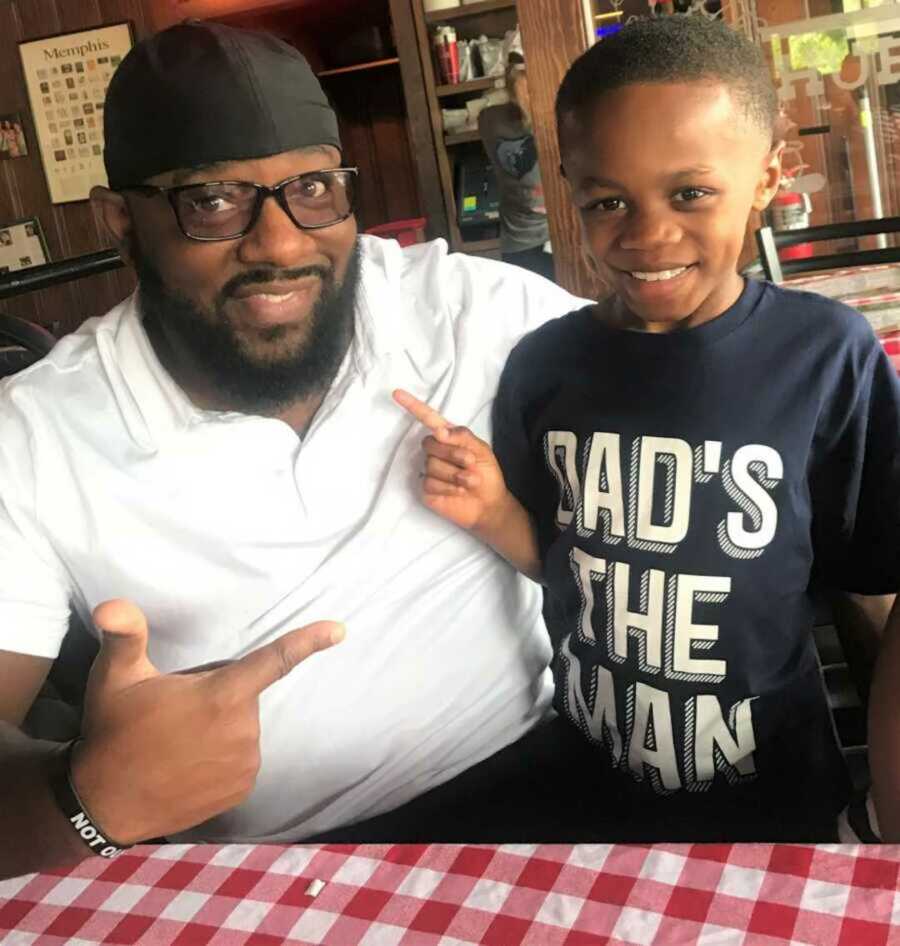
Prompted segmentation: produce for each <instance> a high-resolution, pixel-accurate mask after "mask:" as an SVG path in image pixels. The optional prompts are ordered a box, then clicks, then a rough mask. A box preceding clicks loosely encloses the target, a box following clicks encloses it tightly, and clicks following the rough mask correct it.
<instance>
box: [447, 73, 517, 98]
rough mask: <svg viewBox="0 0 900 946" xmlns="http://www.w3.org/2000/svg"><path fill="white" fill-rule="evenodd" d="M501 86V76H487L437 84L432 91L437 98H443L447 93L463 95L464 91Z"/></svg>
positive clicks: (479, 90) (476, 90)
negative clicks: (467, 80) (453, 83)
mask: <svg viewBox="0 0 900 946" xmlns="http://www.w3.org/2000/svg"><path fill="white" fill-rule="evenodd" d="M502 86H503V76H488V77H487V78H484V79H472V81H471V82H457V83H456V84H455V85H439V86H438V87H437V88H436V89H435V90H434V91H435V93H436V94H437V97H438V98H439V99H443V98H446V97H447V96H448V95H463V94H465V93H466V92H481V91H483V90H485V89H494V88H502Z"/></svg>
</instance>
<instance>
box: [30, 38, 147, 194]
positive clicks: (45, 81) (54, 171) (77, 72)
mask: <svg viewBox="0 0 900 946" xmlns="http://www.w3.org/2000/svg"><path fill="white" fill-rule="evenodd" d="M132 45H133V39H132V33H131V24H130V23H116V24H114V25H112V26H99V27H97V28H96V29H93V30H82V31H80V32H77V33H62V34H60V35H58V36H49V37H47V38H46V39H31V40H27V41H25V42H23V43H19V55H20V57H21V59H22V71H23V72H24V74H25V86H26V88H27V89H28V99H29V101H30V102H31V114H32V115H33V117H34V128H35V133H36V136H37V141H38V151H40V154H41V162H42V164H43V165H44V175H45V176H46V178H47V188H48V190H49V191H50V200H51V202H52V203H54V204H67V203H70V202H71V201H75V200H87V198H88V196H89V194H90V192H91V188H92V187H93V186H94V185H95V184H106V182H107V181H106V170H105V169H104V167H103V100H104V98H105V96H106V87H107V86H108V85H109V80H110V79H111V78H112V74H113V72H115V70H116V67H117V66H118V65H119V63H120V62H121V61H122V59H123V57H124V56H125V54H126V53H127V52H128V50H129V49H131V47H132Z"/></svg>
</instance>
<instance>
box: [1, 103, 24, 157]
mask: <svg viewBox="0 0 900 946" xmlns="http://www.w3.org/2000/svg"><path fill="white" fill-rule="evenodd" d="M27 154H28V144H27V143H26V141H25V132H24V131H23V130H22V116H21V115H20V114H19V113H18V112H13V113H11V114H9V115H0V161H2V160H8V159H9V158H24V157H25V155H27Z"/></svg>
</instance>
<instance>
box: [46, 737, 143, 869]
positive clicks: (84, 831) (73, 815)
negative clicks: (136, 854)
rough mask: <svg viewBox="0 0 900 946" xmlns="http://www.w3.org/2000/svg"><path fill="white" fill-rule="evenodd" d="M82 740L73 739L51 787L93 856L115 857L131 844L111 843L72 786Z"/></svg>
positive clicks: (63, 810) (57, 800)
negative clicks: (74, 757) (75, 753)
mask: <svg viewBox="0 0 900 946" xmlns="http://www.w3.org/2000/svg"><path fill="white" fill-rule="evenodd" d="M80 741H81V740H79V739H73V740H72V741H71V742H70V743H69V745H68V746H67V747H66V751H65V755H64V767H63V771H62V772H59V773H58V774H56V775H54V776H53V778H52V780H51V782H50V787H51V788H52V789H53V795H54V797H55V798H56V803H57V804H58V805H59V807H60V808H61V809H62V813H63V814H64V815H65V816H66V818H67V819H68V821H69V824H71V825H72V829H73V830H74V831H75V833H76V834H77V835H78V836H79V837H80V838H81V840H82V841H84V843H85V844H86V845H87V846H88V847H89V848H90V849H91V853H92V854H97V855H99V856H100V857H115V856H116V855H117V854H121V853H122V851H124V850H127V849H128V848H129V847H131V845H130V844H118V843H117V842H115V841H111V840H110V839H109V838H108V837H107V836H106V835H105V834H104V833H103V831H101V830H100V828H99V826H98V825H97V822H96V821H94V819H93V818H92V817H91V816H90V814H89V812H88V810H87V809H86V808H85V807H84V804H83V803H82V801H81V799H80V798H79V797H78V792H76V791H75V786H74V785H73V784H72V752H73V751H74V749H75V746H77V745H78V743H79V742H80Z"/></svg>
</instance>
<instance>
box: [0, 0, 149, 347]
mask: <svg viewBox="0 0 900 946" xmlns="http://www.w3.org/2000/svg"><path fill="white" fill-rule="evenodd" d="M152 2H154V0H78V2H77V3H76V2H72V0H7V2H5V3H2V2H0V113H5V112H12V111H18V112H21V114H22V117H23V123H24V126H25V134H26V137H27V139H28V147H29V154H28V156H27V157H25V158H17V159H14V160H11V161H4V162H2V165H3V167H2V173H0V212H2V213H3V215H4V218H6V217H7V216H8V215H10V214H11V215H12V216H13V217H14V218H19V217H31V216H37V217H38V218H39V219H40V221H41V225H42V227H43V229H44V233H45V235H46V238H47V244H48V249H49V251H50V256H51V259H53V260H60V259H65V258H67V257H71V256H75V255H79V254H82V253H90V252H94V251H96V250H99V249H103V248H105V247H106V246H107V245H108V241H107V240H106V239H105V238H104V237H103V236H102V234H101V232H100V229H99V227H98V225H97V222H96V221H95V220H94V216H93V213H92V211H91V208H90V204H89V203H88V202H87V201H77V202H73V203H69V204H56V205H54V204H52V203H51V202H50V195H49V192H48V189H47V182H46V178H45V177H44V172H43V168H42V165H41V160H40V154H39V152H38V146H37V137H36V135H35V132H34V122H33V121H32V116H31V107H30V103H29V101H28V95H27V91H26V88H25V81H24V77H23V75H22V67H21V62H20V59H19V53H18V48H17V44H18V43H19V42H20V41H22V40H27V39H35V38H37V37H41V36H51V35H53V34H55V33H63V32H70V31H74V30H81V29H90V28H92V27H95V26H99V25H101V24H105V23H118V22H122V21H125V20H128V21H130V22H131V23H132V24H133V26H134V31H135V38H136V39H140V38H141V37H142V36H143V35H145V34H146V32H147V23H148V15H147V14H148V10H149V6H150V4H151V3H152ZM133 287H134V277H133V275H132V274H131V273H130V272H128V271H124V270H123V271H119V272H115V273H110V274H105V275H101V276H95V277H91V278H90V279H88V280H80V281H76V282H71V283H66V284H64V285H62V286H55V287H52V288H50V289H45V290H42V291H41V292H36V293H28V294H27V295H24V296H18V297H16V298H14V299H8V300H5V301H4V302H3V304H2V307H3V309H4V311H7V312H10V313H12V314H15V315H20V316H22V317H23V318H27V319H31V320H34V321H37V322H40V323H41V324H43V325H46V326H48V327H49V328H51V329H55V330H57V331H61V332H65V331H71V330H73V329H75V328H77V326H78V325H80V324H81V322H82V321H83V320H84V319H86V318H89V317H91V316H94V315H101V314H103V313H104V312H105V311H106V310H107V309H109V308H110V307H111V306H113V305H114V304H115V303H116V302H118V301H120V300H121V299H122V298H124V297H125V296H126V295H127V294H128V293H129V292H130V291H131V290H132V289H133Z"/></svg>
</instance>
